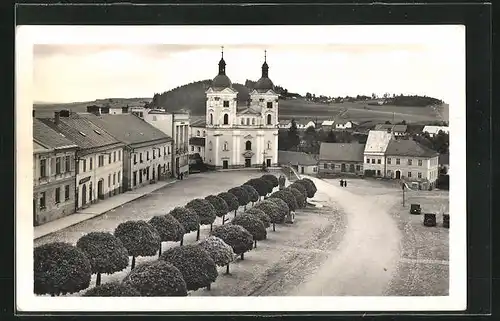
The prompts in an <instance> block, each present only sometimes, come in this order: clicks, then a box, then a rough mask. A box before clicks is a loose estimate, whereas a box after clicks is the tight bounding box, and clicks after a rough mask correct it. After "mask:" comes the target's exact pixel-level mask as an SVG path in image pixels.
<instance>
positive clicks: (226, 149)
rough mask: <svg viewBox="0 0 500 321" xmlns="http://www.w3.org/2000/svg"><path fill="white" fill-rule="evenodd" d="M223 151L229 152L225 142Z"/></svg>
mask: <svg viewBox="0 0 500 321" xmlns="http://www.w3.org/2000/svg"><path fill="white" fill-rule="evenodd" d="M222 150H224V151H228V150H229V147H228V143H227V142H224V147H222Z"/></svg>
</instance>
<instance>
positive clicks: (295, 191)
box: [285, 187, 307, 208]
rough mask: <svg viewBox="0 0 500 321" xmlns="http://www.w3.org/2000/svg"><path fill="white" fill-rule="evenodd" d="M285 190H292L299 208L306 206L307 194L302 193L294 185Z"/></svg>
mask: <svg viewBox="0 0 500 321" xmlns="http://www.w3.org/2000/svg"><path fill="white" fill-rule="evenodd" d="M285 191H290V192H292V194H293V196H295V200H296V201H297V208H304V207H305V206H306V198H307V197H306V195H304V194H302V193H301V192H300V191H299V190H298V189H296V188H294V187H287V188H285Z"/></svg>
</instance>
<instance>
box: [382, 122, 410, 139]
mask: <svg viewBox="0 0 500 321" xmlns="http://www.w3.org/2000/svg"><path fill="white" fill-rule="evenodd" d="M374 130H385V131H387V132H390V133H392V134H393V135H394V136H395V137H403V136H406V135H407V134H408V125H402V124H398V125H392V124H378V125H376V126H375V128H374Z"/></svg>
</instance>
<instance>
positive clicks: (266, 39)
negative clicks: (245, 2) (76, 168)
mask: <svg viewBox="0 0 500 321" xmlns="http://www.w3.org/2000/svg"><path fill="white" fill-rule="evenodd" d="M207 28H208V29H209V28H210V27H206V28H205V29H207ZM398 28H399V27H398V26H395V27H391V28H389V29H387V28H386V29H385V30H379V31H377V29H376V28H375V29H369V28H368V27H366V28H364V29H363V28H359V26H358V29H356V30H358V31H356V32H351V31H349V30H351V29H347V28H344V29H333V30H334V32H333V33H332V37H330V38H329V37H325V35H323V36H322V37H321V38H318V34H317V32H316V33H314V32H309V33H306V34H305V35H303V36H302V37H300V36H293V37H292V36H290V37H286V36H285V37H281V38H285V39H284V40H285V41H284V40H283V39H281V38H280V41H277V40H276V38H273V37H272V34H273V29H269V32H266V36H260V37H255V32H252V30H251V28H250V32H249V33H248V35H249V36H248V37H246V38H245V35H246V34H245V32H243V31H245V30H246V29H245V30H243V31H242V32H240V35H239V36H237V35H233V33H234V30H227V29H229V28H228V27H226V29H219V30H223V31H222V32H220V33H221V36H220V37H217V36H216V35H217V30H215V31H214V32H210V30H207V33H206V34H208V35H210V36H206V37H204V38H208V39H209V40H203V41H202V40H200V38H199V36H200V35H199V34H198V35H197V34H196V33H189V32H188V31H186V37H183V38H182V41H179V39H181V38H176V39H173V38H172V39H173V40H172V42H171V43H168V40H169V38H168V33H165V32H164V33H162V35H164V34H167V37H166V38H165V39H160V40H158V41H157V43H151V42H147V41H137V42H135V43H132V42H130V41H128V43H124V42H121V43H120V41H121V40H120V41H118V40H116V39H115V41H111V40H109V41H107V42H106V41H94V40H95V39H96V38H95V37H97V36H95V35H94V38H91V40H85V38H84V37H83V38H82V39H83V40H82V43H78V42H77V41H64V42H63V41H61V39H64V36H61V38H58V39H59V41H58V43H51V42H50V41H44V43H41V44H40V43H36V44H34V46H33V100H34V101H35V102H51V103H57V102H76V101H88V100H94V99H99V98H133V97H152V96H153V94H154V93H161V92H164V91H168V90H170V89H172V88H175V87H177V86H182V85H184V84H187V83H190V82H193V81H198V80H204V79H212V78H213V77H215V76H216V75H217V71H218V61H219V59H220V57H221V46H224V59H225V61H226V64H227V66H226V74H227V75H228V76H229V78H230V79H231V80H232V82H233V83H244V82H245V80H246V79H251V80H254V81H256V80H258V79H259V77H260V75H261V66H262V63H263V61H264V50H266V51H267V62H268V64H269V77H270V78H271V79H272V80H273V82H274V84H275V85H280V86H282V87H284V88H287V89H288V90H289V92H297V93H300V94H302V95H305V93H306V92H311V93H314V94H316V95H320V94H321V95H326V96H334V97H337V96H346V95H351V96H352V95H354V96H355V95H358V94H366V95H371V94H372V93H376V94H378V95H382V94H383V93H385V92H388V93H391V94H392V93H396V94H399V93H403V94H420V95H428V96H433V97H436V98H440V99H443V100H445V101H447V100H449V99H451V98H452V97H453V95H454V92H456V90H457V87H456V85H455V84H456V81H457V77H460V76H461V74H460V72H461V68H462V67H463V66H464V61H465V55H464V53H463V48H464V43H461V41H458V40H460V39H461V38H460V37H459V36H457V35H456V34H457V32H456V30H455V33H453V32H452V31H450V32H451V33H449V32H448V31H446V32H444V31H443V32H438V31H439V30H437V29H436V30H432V29H429V28H423V27H422V28H420V29H414V30H413V31H411V32H413V33H414V36H412V34H411V32H409V31H408V32H406V33H401V32H400V31H398ZM436 28H437V27H436ZM247 29H248V28H247ZM306 29H307V28H306ZM178 30H183V29H178ZM298 30H299V29H298ZM300 30H304V29H300ZM346 30H347V31H346ZM359 30H361V32H360V31H359ZM370 30H371V31H370ZM388 30H389V31H388ZM419 30H422V31H419ZM458 30H460V29H458ZM224 32H226V33H227V35H226V36H224V35H225V34H224ZM231 32H233V33H231ZM290 32H291V31H290ZM391 32H393V34H390V33H391ZM68 33H69V32H68ZM103 34H106V32H103ZM120 34H122V33H120ZM193 34H194V35H195V36H192V35H193ZM267 34H271V35H270V36H268V35H267ZM325 34H327V31H326V29H325ZM366 34H370V35H371V36H370V35H368V36H367V35H366ZM196 35H197V36H196ZM214 35H215V36H214ZM252 35H253V36H252ZM295 35H296V34H295ZM450 35H451V36H450ZM69 36H71V35H69ZM73 36H74V34H73ZM134 36H138V35H134V34H132V35H131V38H134ZM202 36H203V35H202ZM304 36H305V37H304ZM452 36H453V37H452ZM117 37H118V36H117ZM138 37H139V36H138ZM193 37H194V38H193ZM196 37H198V38H196ZM377 37H378V38H377ZM195 38H196V39H195ZM219 38H220V39H219ZM236 38H238V39H239V40H238V41H236V40H235V39H236ZM379 38H380V39H379ZM71 39H74V37H73V38H71ZM108 39H112V38H108ZM242 39H243V40H242ZM245 39H248V40H246V41H245ZM273 39H274V40H273ZM304 39H306V40H304ZM325 39H329V40H325ZM457 39H458V40H457ZM174 40H175V41H174ZM259 41H260V42H259ZM287 41H288V43H287ZM292 41H294V42H295V43H294V42H292ZM92 42H93V43H92Z"/></svg>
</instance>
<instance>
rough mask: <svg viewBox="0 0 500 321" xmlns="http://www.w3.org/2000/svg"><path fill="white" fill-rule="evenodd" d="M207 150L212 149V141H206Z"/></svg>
mask: <svg viewBox="0 0 500 321" xmlns="http://www.w3.org/2000/svg"><path fill="white" fill-rule="evenodd" d="M208 150H212V142H208Z"/></svg>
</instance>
